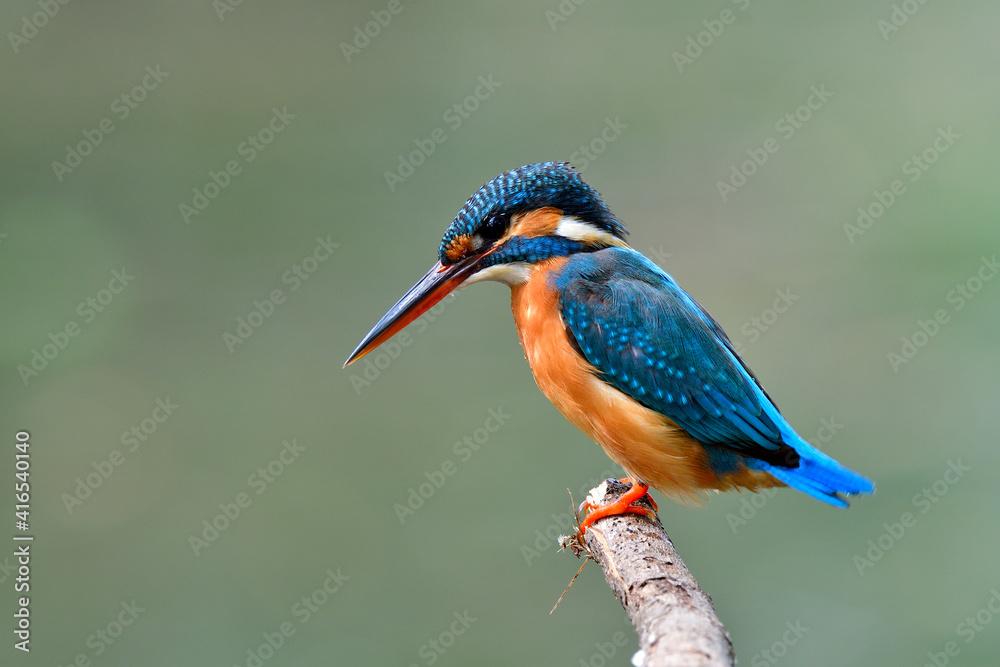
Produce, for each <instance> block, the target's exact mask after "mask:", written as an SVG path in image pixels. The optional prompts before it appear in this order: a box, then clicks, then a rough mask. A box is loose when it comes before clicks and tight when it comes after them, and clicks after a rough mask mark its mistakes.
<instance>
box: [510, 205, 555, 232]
mask: <svg viewBox="0 0 1000 667" xmlns="http://www.w3.org/2000/svg"><path fill="white" fill-rule="evenodd" d="M560 220H562V211H560V210H559V209H557V208H552V207H551V206H546V207H545V208H540V209H538V210H537V211H531V212H530V213H526V214H524V215H522V216H520V217H519V218H515V219H514V222H513V224H512V225H511V226H510V228H509V229H508V230H507V233H506V234H505V235H504V238H505V239H507V238H510V237H512V236H524V237H526V238H529V239H532V238H538V237H540V236H551V235H552V234H555V231H556V228H557V227H559V221H560Z"/></svg>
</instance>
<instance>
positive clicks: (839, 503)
mask: <svg viewBox="0 0 1000 667" xmlns="http://www.w3.org/2000/svg"><path fill="white" fill-rule="evenodd" d="M795 439H796V441H797V442H795V444H794V445H793V447H794V448H795V451H797V452H798V453H799V467H798V468H782V467H780V466H775V465H771V464H770V463H764V462H763V461H758V460H755V459H748V460H747V463H748V464H749V465H750V466H751V467H753V468H756V469H758V470H763V471H764V472H766V473H769V474H770V475H771V476H772V477H774V478H776V479H778V480H779V481H782V482H784V483H785V484H787V485H788V486H790V487H792V488H793V489H797V490H799V491H801V492H802V493H807V494H809V495H810V496H812V497H813V498H816V499H817V500H822V501H823V502H825V503H829V504H831V505H834V506H835V507H847V505H848V502H847V501H846V500H845V499H844V498H842V497H840V495H839V494H845V495H849V496H855V495H858V494H861V493H873V492H874V491H875V484H873V483H872V481H871V480H870V479H868V478H867V477H863V476H862V475H859V474H858V473H856V472H854V471H853V470H848V469H847V468H845V467H844V466H842V465H840V464H839V463H837V462H836V461H835V460H833V459H832V458H831V457H829V456H827V455H826V454H824V453H823V452H821V451H819V450H818V449H816V448H815V447H813V446H812V445H810V444H809V443H807V442H806V441H805V440H803V439H802V438H799V437H798V436H796V438H795Z"/></svg>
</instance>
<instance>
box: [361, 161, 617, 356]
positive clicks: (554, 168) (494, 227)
mask: <svg viewBox="0 0 1000 667" xmlns="http://www.w3.org/2000/svg"><path fill="white" fill-rule="evenodd" d="M625 234H626V231H625V227H624V226H623V225H622V224H621V223H620V222H619V221H618V219H617V218H615V216H614V215H613V214H612V213H611V211H610V210H609V209H608V207H607V205H606V204H605V203H604V200H603V199H601V195H600V194H598V192H597V191H596V190H594V189H593V188H592V187H590V186H589V185H587V184H586V183H584V182H583V179H581V178H580V174H579V173H577V172H576V170H574V169H573V167H572V166H570V164H569V163H567V162H540V163H537V164H529V165H525V166H523V167H518V168H517V169H512V170H510V171H506V172H504V173H502V174H500V175H499V176H497V177H496V178H494V179H493V180H491V181H490V182H488V183H486V184H485V185H483V187H481V188H479V190H478V191H477V192H476V193H475V194H474V195H472V197H470V198H469V200H468V201H467V202H465V205H464V206H462V208H461V210H459V212H458V214H457V215H456V216H455V219H454V220H452V222H451V224H450V225H449V226H448V229H447V231H445V233H444V238H442V239H441V245H440V247H439V248H438V261H437V263H436V264H435V265H434V266H433V267H431V270H430V271H428V272H427V274H426V275H425V276H424V277H423V278H421V279H420V281H419V282H417V284H416V285H414V286H413V287H411V288H410V290H409V291H408V292H407V293H406V294H405V295H403V298H402V299H400V300H399V301H398V302H397V303H396V305H394V306H393V307H392V308H390V309H389V312H387V313H386V314H385V315H384V316H383V317H382V319H381V320H379V322H378V324H376V325H375V327H374V328H373V329H372V330H371V331H370V332H369V333H368V335H367V336H365V338H364V340H362V341H361V343H360V344H359V345H358V347H357V349H355V350H354V352H353V353H352V354H351V356H350V357H348V359H347V362H346V363H345V364H344V365H345V366H347V365H348V364H351V363H353V362H355V361H357V360H358V359H360V358H361V357H363V356H364V355H366V354H368V352H370V351H372V350H374V349H375V348H376V347H378V346H379V345H381V344H382V343H383V342H385V341H386V340H388V339H389V338H391V337H392V336H393V335H394V334H396V333H397V332H398V331H400V330H401V329H403V327H405V326H406V325H407V324H409V323H410V322H412V321H413V320H415V319H416V318H418V317H420V316H421V315H422V314H424V313H425V312H427V311H428V310H429V309H430V308H432V307H433V306H434V305H435V304H437V303H438V302H439V301H440V300H441V299H443V298H444V297H445V296H447V295H448V294H449V293H450V292H451V291H453V290H454V289H456V288H457V287H459V286H461V285H463V284H465V285H468V284H471V283H474V282H480V281H483V280H496V281H499V282H503V283H507V284H508V285H518V284H521V283H523V282H526V281H527V280H528V277H529V275H530V273H531V267H532V265H533V264H536V263H538V262H541V261H543V260H546V259H549V258H551V257H560V256H565V255H570V254H573V253H577V252H592V251H594V250H599V249H601V248H608V247H611V246H624V245H626V243H625Z"/></svg>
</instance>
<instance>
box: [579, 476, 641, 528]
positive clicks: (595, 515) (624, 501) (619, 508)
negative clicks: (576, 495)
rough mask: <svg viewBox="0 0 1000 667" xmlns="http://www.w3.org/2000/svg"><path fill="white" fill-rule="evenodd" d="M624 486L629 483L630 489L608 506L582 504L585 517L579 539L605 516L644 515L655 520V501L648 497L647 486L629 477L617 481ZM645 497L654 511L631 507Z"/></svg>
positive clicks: (581, 524)
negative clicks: (591, 525)
mask: <svg viewBox="0 0 1000 667" xmlns="http://www.w3.org/2000/svg"><path fill="white" fill-rule="evenodd" d="M619 481H621V482H624V483H626V484H628V483H631V484H632V488H631V489H629V490H628V491H626V492H625V493H624V495H622V497H621V498H619V499H618V500H616V501H615V502H613V503H611V504H610V505H592V504H591V503H589V502H584V503H583V507H584V510H585V511H586V516H584V518H583V521H582V522H581V523H580V537H581V538H582V537H583V535H584V534H585V533H586V532H587V527H588V526H590V524H592V523H594V522H595V521H597V520H598V519H603V518H604V517H606V516H613V515H615V514H645V515H646V516H648V517H650V518H652V519H655V518H656V510H658V509H659V508H657V507H656V501H654V500H653V499H652V497H650V495H649V486H648V485H646V484H642V483H640V482H638V481H637V480H634V479H632V478H631V477H626V478H625V479H622V480H619ZM643 496H645V497H646V498H648V499H649V502H650V503H651V504H652V505H653V507H654V508H655V509H653V510H651V509H647V508H645V507H636V506H634V505H632V503H634V502H635V501H637V500H639V499H640V498H642V497H643Z"/></svg>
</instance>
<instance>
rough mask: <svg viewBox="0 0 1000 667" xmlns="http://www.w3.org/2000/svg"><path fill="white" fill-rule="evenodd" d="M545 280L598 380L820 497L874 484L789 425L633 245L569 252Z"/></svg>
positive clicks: (714, 329) (717, 333)
mask: <svg viewBox="0 0 1000 667" xmlns="http://www.w3.org/2000/svg"><path fill="white" fill-rule="evenodd" d="M552 280H553V281H554V284H553V287H555V288H556V290H557V292H558V294H559V308H560V313H561V315H562V319H563V323H564V325H565V327H566V329H567V333H568V335H569V337H570V341H571V342H572V343H574V344H575V346H576V348H577V350H578V351H579V352H580V354H582V355H583V357H584V358H585V359H586V360H587V361H588V362H589V363H590V364H592V365H593V366H594V367H595V368H596V369H597V371H598V372H599V373H600V377H601V379H603V380H604V381H605V382H607V383H609V384H611V385H612V386H614V387H615V388H617V389H618V390H620V391H622V392H624V393H625V394H627V395H628V396H630V397H632V398H633V399H635V400H636V401H639V402H640V403H642V404H643V405H645V406H646V407H648V408H650V409H652V410H655V411H656V412H659V413H661V414H663V415H665V416H666V417H669V418H670V419H671V420H672V421H674V422H675V423H676V424H677V425H679V426H680V427H681V428H683V429H684V430H685V431H687V432H688V433H689V434H690V435H691V436H692V437H694V438H695V439H696V440H698V441H699V442H701V443H703V444H706V445H714V446H717V447H722V448H725V449H728V450H731V451H734V452H736V453H738V454H740V455H742V456H745V457H750V459H756V461H748V464H749V465H752V467H756V468H759V469H764V470H766V471H767V472H770V473H771V474H772V475H774V476H775V477H778V478H779V479H780V480H781V481H783V482H785V483H786V484H789V486H793V487H795V488H798V489H800V490H802V491H805V492H806V493H809V494H810V495H813V496H815V497H817V498H821V499H822V500H825V501H827V502H832V503H833V504H846V503H844V501H843V500H841V499H839V498H837V497H836V495H835V494H836V493H837V492H844V493H866V492H870V491H871V490H872V488H873V487H872V485H871V482H869V481H868V480H866V479H865V478H863V477H861V476H860V475H858V474H857V473H854V472H852V471H850V470H847V469H846V468H844V467H842V466H840V464H838V463H837V462H836V461H834V460H833V459H831V458H830V457H828V456H826V455H825V454H823V453H822V452H820V451H818V450H816V449H815V448H813V447H811V446H810V445H809V444H808V443H806V442H805V441H804V440H803V439H802V438H800V437H799V436H798V435H797V434H796V433H795V431H794V430H793V429H792V428H791V426H789V425H788V423H787V422H786V421H785V420H784V418H783V417H782V416H781V414H780V413H779V412H778V409H777V407H775V405H774V403H773V402H772V401H771V399H770V397H768V395H767V393H766V392H765V391H764V389H763V388H762V387H761V386H760V384H759V383H758V382H757V380H756V378H755V377H754V376H753V374H752V373H751V372H750V370H749V369H748V368H747V367H746V365H745V364H744V363H743V360H742V359H741V358H740V356H739V355H738V354H737V353H736V350H735V349H733V345H732V343H731V342H730V340H729V338H728V337H727V336H726V334H725V332H724V331H723V330H722V327H721V326H720V325H719V324H718V323H717V322H716V321H715V320H714V319H712V317H711V315H709V314H708V313H707V312H706V311H705V309H704V308H702V307H701V306H700V305H699V304H698V303H697V302H696V301H695V300H694V299H692V298H691V297H690V296H688V294H687V293H686V292H684V290H682V289H681V288H680V287H679V286H678V285H677V283H676V282H674V280H673V279H672V278H671V277H670V276H669V275H667V274H666V273H665V272H664V271H663V270H661V269H660V268H659V267H658V266H656V265H655V264H653V263H652V262H651V261H649V260H648V259H646V258H645V257H643V256H642V255H641V254H639V253H638V252H636V251H634V250H632V249H630V248H608V249H605V250H600V251H598V252H593V253H580V254H576V255H573V256H572V257H571V258H570V260H569V261H568V262H567V263H566V265H565V267H564V268H563V269H562V270H561V271H560V272H558V274H556V275H554V276H553V278H552ZM800 465H801V468H800Z"/></svg>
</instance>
